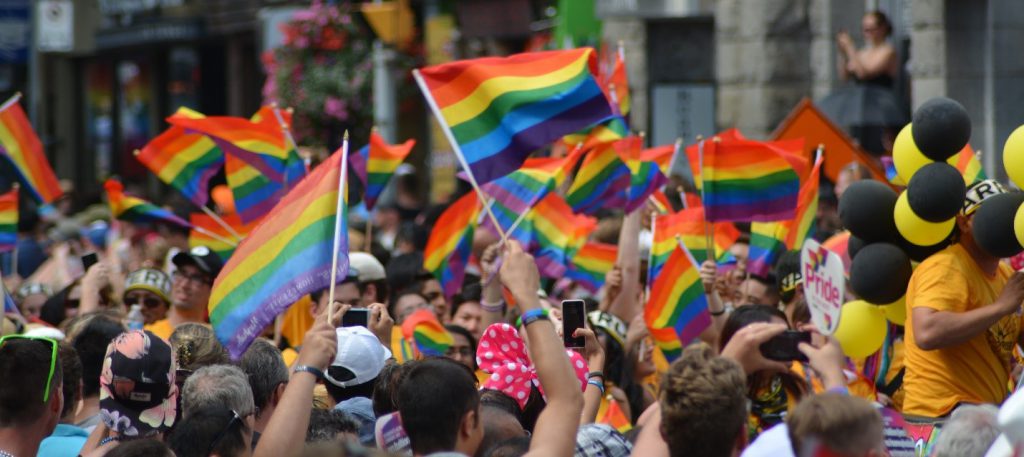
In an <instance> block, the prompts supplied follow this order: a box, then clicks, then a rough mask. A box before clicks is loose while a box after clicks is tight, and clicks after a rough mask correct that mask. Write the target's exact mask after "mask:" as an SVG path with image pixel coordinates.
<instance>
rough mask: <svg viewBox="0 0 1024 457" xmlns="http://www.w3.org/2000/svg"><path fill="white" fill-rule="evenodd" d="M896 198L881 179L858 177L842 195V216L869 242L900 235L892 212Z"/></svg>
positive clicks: (849, 228)
mask: <svg viewBox="0 0 1024 457" xmlns="http://www.w3.org/2000/svg"><path fill="white" fill-rule="evenodd" d="M896 198H897V195H896V192H895V191H893V190H892V189H891V188H889V186H887V185H885V184H882V182H881V181H875V180H871V179H866V180H861V181H856V182H854V183H853V184H850V187H847V188H846V191H845V192H843V197H842V198H840V199H839V219H841V220H842V221H843V226H844V227H846V228H847V229H848V230H849V231H850V233H852V234H853V235H854V236H856V237H857V238H860V239H861V240H864V241H865V242H867V243H874V242H876V241H887V240H893V239H896V237H897V236H899V232H897V231H896V222H895V221H894V220H893V215H892V214H893V208H894V207H895V206H896ZM896 298H899V297H896Z"/></svg>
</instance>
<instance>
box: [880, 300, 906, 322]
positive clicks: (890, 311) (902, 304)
mask: <svg viewBox="0 0 1024 457" xmlns="http://www.w3.org/2000/svg"><path fill="white" fill-rule="evenodd" d="M882 314H885V318H886V319H889V322H892V323H893V324H896V325H903V324H906V323H907V296H906V295H904V296H902V297H900V299H899V300H896V301H894V302H892V303H889V304H888V305H882Z"/></svg>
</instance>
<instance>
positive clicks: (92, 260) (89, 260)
mask: <svg viewBox="0 0 1024 457" xmlns="http://www.w3.org/2000/svg"><path fill="white" fill-rule="evenodd" d="M99 261H100V257H99V256H98V255H96V253H95V252H90V253H88V254H86V255H83V256H82V269H83V270H85V271H89V267H91V266H93V265H96V262H99Z"/></svg>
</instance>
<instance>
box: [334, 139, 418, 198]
mask: <svg viewBox="0 0 1024 457" xmlns="http://www.w3.org/2000/svg"><path fill="white" fill-rule="evenodd" d="M415 145H416V140H408V141H406V142H405V143H402V144H396V145H390V144H388V142H387V141H385V140H384V138H383V137H381V136H380V134H379V133H377V128H376V127H374V128H373V131H371V132H370V141H369V142H368V143H367V144H366V146H364V147H362V148H361V149H359V150H358V151H356V153H355V154H352V155H350V156H349V158H348V160H349V162H351V165H352V171H355V173H356V176H358V177H359V180H360V181H362V183H363V203H365V204H366V210H367V211H372V210H373V206H374V205H375V204H376V203H377V198H379V197H380V195H381V193H383V192H384V187H385V186H387V184H388V181H389V180H390V179H391V175H393V174H394V173H395V170H397V169H398V166H399V165H401V164H402V162H403V161H404V160H405V158H406V157H408V156H409V153H410V152H412V147H413V146H415Z"/></svg>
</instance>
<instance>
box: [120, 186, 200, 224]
mask: <svg viewBox="0 0 1024 457" xmlns="http://www.w3.org/2000/svg"><path fill="white" fill-rule="evenodd" d="M103 188H104V189H106V191H107V204H109V205H110V213H111V214H112V215H113V216H114V218H116V219H121V220H123V221H128V222H135V223H157V222H166V223H170V224H174V225H179V226H181V227H191V226H192V224H189V223H188V221H186V220H184V219H182V218H180V217H178V216H176V215H175V214H174V213H172V212H171V211H168V210H166V209H164V208H161V207H159V206H156V205H154V204H152V203H150V202H148V201H146V200H143V199H141V198H138V197H131V196H128V195H125V194H124V185H123V184H121V182H120V181H118V180H116V179H113V178H110V179H108V180H107V182H105V183H103Z"/></svg>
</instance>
